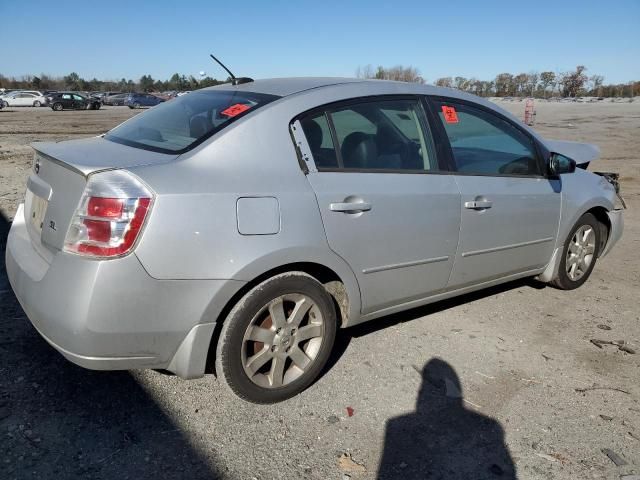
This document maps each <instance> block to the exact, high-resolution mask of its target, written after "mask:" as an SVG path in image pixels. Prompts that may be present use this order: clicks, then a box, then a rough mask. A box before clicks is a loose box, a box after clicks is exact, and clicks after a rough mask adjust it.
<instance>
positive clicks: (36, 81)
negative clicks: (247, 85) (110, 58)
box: [0, 72, 228, 92]
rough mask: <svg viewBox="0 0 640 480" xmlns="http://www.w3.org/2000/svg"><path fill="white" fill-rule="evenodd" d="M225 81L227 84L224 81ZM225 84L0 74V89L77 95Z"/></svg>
mask: <svg viewBox="0 0 640 480" xmlns="http://www.w3.org/2000/svg"><path fill="white" fill-rule="evenodd" d="M225 81H228V80H225ZM225 81H222V80H217V79H215V78H211V77H204V78H200V79H197V78H195V77H194V76H193V75H189V76H186V75H180V74H179V73H174V74H173V76H171V78H169V79H168V80H155V79H154V78H153V77H152V76H151V75H143V76H142V77H140V78H139V79H138V80H137V81H134V80H131V79H126V78H122V79H120V80H98V79H97V78H93V79H91V80H85V79H84V78H82V77H80V75H78V74H77V73H76V72H72V73H70V74H69V75H65V76H63V77H53V76H50V75H47V74H44V73H43V74H40V75H25V76H22V77H20V78H16V77H6V76H4V75H2V74H1V73H0V88H10V89H34V90H72V91H78V92H93V91H116V90H117V91H121V92H164V91H167V90H178V91H184V90H195V89H197V88H204V87H211V86H214V85H220V84H221V83H225Z"/></svg>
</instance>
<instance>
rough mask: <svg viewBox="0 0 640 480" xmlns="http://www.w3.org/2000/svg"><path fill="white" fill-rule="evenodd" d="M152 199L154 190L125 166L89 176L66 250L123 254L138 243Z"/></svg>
mask: <svg viewBox="0 0 640 480" xmlns="http://www.w3.org/2000/svg"><path fill="white" fill-rule="evenodd" d="M152 201H153V194H152V193H151V191H150V190H149V189H148V188H147V187H146V186H145V185H144V184H143V183H142V182H141V181H140V180H138V179H137V178H136V177H135V176H133V175H132V174H130V173H128V172H125V171H123V170H109V171H107V172H100V173H96V174H93V175H91V176H90V177H89V180H88V181H87V185H86V187H85V189H84V192H83V193H82V198H81V200H80V205H79V206H78V209H77V210H76V212H75V214H74V216H73V220H72V221H71V225H70V226H69V230H68V231H67V236H66V238H65V241H64V250H65V251H66V252H70V253H76V254H79V255H85V256H90V257H120V256H122V255H125V254H127V253H129V252H130V251H131V249H132V248H133V246H134V245H135V243H136V241H137V239H138V237H139V236H140V232H141V231H142V227H143V226H144V222H145V219H146V218H147V217H148V216H149V210H150V208H151V204H152Z"/></svg>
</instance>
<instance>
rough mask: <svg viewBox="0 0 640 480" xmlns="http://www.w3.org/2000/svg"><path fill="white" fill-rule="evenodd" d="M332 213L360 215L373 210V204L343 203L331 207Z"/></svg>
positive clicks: (333, 204)
mask: <svg viewBox="0 0 640 480" xmlns="http://www.w3.org/2000/svg"><path fill="white" fill-rule="evenodd" d="M329 209H330V210H331V211H332V212H345V213H359V212H368V211H369V210H371V204H370V203H366V202H343V203H332V204H330V205H329Z"/></svg>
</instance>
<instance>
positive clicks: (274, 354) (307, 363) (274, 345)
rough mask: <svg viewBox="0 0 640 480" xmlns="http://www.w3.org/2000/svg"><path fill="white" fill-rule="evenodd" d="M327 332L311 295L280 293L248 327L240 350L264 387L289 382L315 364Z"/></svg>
mask: <svg viewBox="0 0 640 480" xmlns="http://www.w3.org/2000/svg"><path fill="white" fill-rule="evenodd" d="M324 335H325V319H324V318H323V316H322V313H321V311H320V309H319V308H318V306H317V305H316V303H315V302H314V301H313V300H312V299H311V298H310V297H308V296H306V295H302V294H297V293H296V294H285V295H282V296H279V297H277V298H275V299H274V300H272V301H271V302H269V303H268V304H267V305H265V306H264V307H262V308H261V309H260V311H259V312H258V314H257V315H255V316H254V318H253V319H252V320H251V322H250V323H249V326H248V327H247V330H246V332H245V334H244V338H243V342H242V351H241V356H242V366H243V369H244V372H245V374H246V375H247V377H248V378H249V379H250V380H251V381H252V382H253V383H255V384H256V385H258V386H260V387H263V388H269V389H273V388H279V387H283V386H285V385H288V384H290V383H291V382H293V381H295V380H296V379H297V378H299V377H300V376H301V375H303V374H304V373H305V371H307V370H308V369H309V368H310V367H311V365H312V364H313V363H314V361H315V359H316V357H317V356H318V354H319V352H320V347H321V346H322V342H323V339H324Z"/></svg>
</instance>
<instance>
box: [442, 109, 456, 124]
mask: <svg viewBox="0 0 640 480" xmlns="http://www.w3.org/2000/svg"><path fill="white" fill-rule="evenodd" d="M442 113H444V121H445V122H447V123H458V113H457V112H456V109H455V108H453V107H447V106H445V105H443V106H442Z"/></svg>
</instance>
